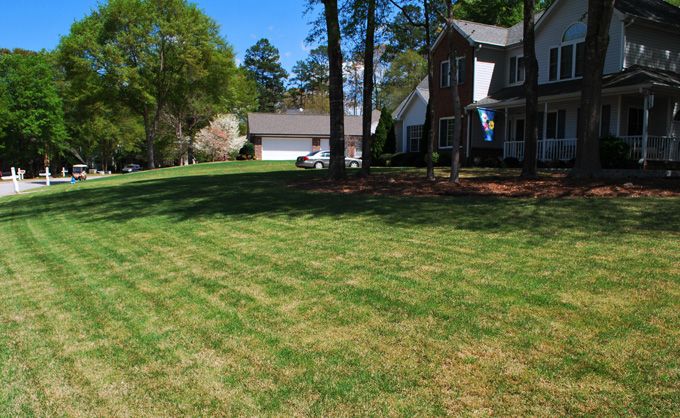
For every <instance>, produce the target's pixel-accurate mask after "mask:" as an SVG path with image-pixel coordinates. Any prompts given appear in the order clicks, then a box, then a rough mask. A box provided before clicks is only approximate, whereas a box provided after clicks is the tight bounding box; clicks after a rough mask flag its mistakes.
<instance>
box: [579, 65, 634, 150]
mask: <svg viewBox="0 0 680 418" xmlns="http://www.w3.org/2000/svg"><path fill="white" fill-rule="evenodd" d="M624 55H625V54H624ZM617 106H618V107H617V109H616V111H617V112H618V115H619V116H618V117H617V118H616V136H617V137H618V138H620V137H621V118H622V115H623V95H621V94H619V102H618V104H617ZM577 136H578V134H577Z"/></svg>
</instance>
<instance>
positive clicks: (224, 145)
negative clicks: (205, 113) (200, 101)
mask: <svg viewBox="0 0 680 418" xmlns="http://www.w3.org/2000/svg"><path fill="white" fill-rule="evenodd" d="M245 143H246V137H245V136H241V135H240V133H239V121H238V118H237V117H236V116H234V115H218V116H217V117H216V118H215V119H214V120H212V121H211V122H210V125H208V126H206V127H205V128H203V129H201V130H200V131H199V132H198V134H197V135H196V139H195V141H194V147H195V148H196V151H198V152H199V153H201V154H203V156H204V158H206V159H207V160H209V161H226V160H228V159H229V157H230V156H234V154H238V152H239V151H240V150H241V148H242V147H243V144H245Z"/></svg>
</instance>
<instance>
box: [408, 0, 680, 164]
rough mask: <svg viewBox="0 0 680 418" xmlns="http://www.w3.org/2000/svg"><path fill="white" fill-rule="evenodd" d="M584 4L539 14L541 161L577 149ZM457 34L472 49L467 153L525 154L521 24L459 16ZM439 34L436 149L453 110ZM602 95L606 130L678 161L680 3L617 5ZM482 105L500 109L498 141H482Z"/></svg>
mask: <svg viewBox="0 0 680 418" xmlns="http://www.w3.org/2000/svg"><path fill="white" fill-rule="evenodd" d="M587 9H588V5H587V0H557V1H555V2H554V3H553V5H552V6H551V7H550V8H548V9H547V10H546V11H545V12H544V13H541V14H538V15H537V16H536V18H537V23H536V54H537V58H538V63H539V115H538V116H539V117H538V122H539V139H540V141H539V146H538V157H539V159H541V160H570V159H573V158H574V156H575V153H576V136H577V131H578V124H579V114H580V109H579V107H580V94H581V88H582V86H581V84H582V82H581V81H582V75H583V71H584V68H583V63H584V59H583V57H584V47H585V36H586V30H587V26H586V25H587V18H588V15H587ZM451 30H454V31H455V32H456V35H457V38H465V39H466V41H467V44H468V45H469V48H467V47H466V48H463V47H461V48H460V49H459V50H460V51H461V52H462V53H461V57H464V58H463V60H464V63H465V65H464V66H463V67H464V68H465V70H464V74H463V78H462V79H461V81H459V82H461V87H462V88H461V99H462V101H463V105H464V106H465V108H466V117H465V120H464V121H463V127H464V136H463V138H464V141H463V143H464V145H463V146H464V149H463V155H465V156H467V157H476V156H483V155H497V156H499V157H500V156H502V157H505V158H518V159H522V158H523V151H524V128H525V127H524V121H525V115H524V104H525V98H524V87H523V83H524V60H523V44H522V37H523V30H522V24H518V25H516V26H513V27H511V28H501V27H496V26H488V25H481V24H477V23H473V22H466V21H456V22H455V25H454V27H453V28H451ZM443 39H444V35H442V36H440V38H439V39H438V41H437V43H436V44H435V46H434V50H433V55H434V56H435V57H437V58H438V66H437V67H438V71H437V72H438V74H437V76H438V80H439V83H438V85H437V86H435V89H434V91H432V92H429V93H430V94H431V95H432V103H433V105H434V106H435V115H436V118H437V138H438V145H439V146H440V149H446V145H448V144H450V142H449V141H450V139H449V138H450V137H451V135H450V133H448V132H447V131H448V129H446V128H448V126H449V124H450V122H447V121H450V120H451V117H452V116H453V112H452V106H451V103H452V99H451V94H450V88H448V87H447V85H448V84H447V82H446V81H447V80H446V79H447V76H446V72H447V68H448V67H447V66H448V64H447V63H448V61H447V60H446V59H445V57H446V51H447V49H448V45H447V43H446V42H443V41H442V40H443ZM459 78H460V77H459ZM466 83H467V84H466ZM602 97H603V106H602V117H601V126H600V131H601V134H602V136H605V135H615V136H618V137H620V138H623V139H624V140H625V141H626V142H627V143H628V144H629V145H630V147H631V152H632V157H634V158H640V157H641V156H642V148H643V143H646V144H647V148H646V153H647V158H648V159H649V160H665V161H668V160H673V161H679V160H680V145H679V143H680V140H678V137H680V8H678V7H675V6H672V5H670V4H668V3H666V2H665V1H663V0H617V1H616V3H615V12H614V16H613V17H612V22H611V27H610V43H609V48H608V50H607V55H606V57H605V67H604V71H603V91H602ZM478 108H483V109H488V110H491V111H494V112H495V138H494V141H493V142H485V141H484V139H483V138H484V134H483V131H482V128H481V124H480V123H479V119H478V117H477V109H478ZM412 119H413V118H412ZM407 129H408V128H405V130H407ZM445 129H446V131H445Z"/></svg>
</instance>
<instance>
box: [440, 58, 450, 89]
mask: <svg viewBox="0 0 680 418" xmlns="http://www.w3.org/2000/svg"><path fill="white" fill-rule="evenodd" d="M450 81H451V65H449V62H448V61H444V62H442V65H441V75H440V85H441V86H442V87H449V86H450V85H451V83H450Z"/></svg>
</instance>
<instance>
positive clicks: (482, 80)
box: [472, 47, 505, 101]
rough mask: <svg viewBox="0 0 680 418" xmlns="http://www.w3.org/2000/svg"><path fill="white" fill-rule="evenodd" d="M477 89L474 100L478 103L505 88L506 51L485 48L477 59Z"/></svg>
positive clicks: (475, 78) (480, 51) (478, 54)
mask: <svg viewBox="0 0 680 418" xmlns="http://www.w3.org/2000/svg"><path fill="white" fill-rule="evenodd" d="M475 58H476V59H475V69H474V72H475V76H474V80H475V87H474V92H473V98H472V100H474V101H478V100H481V99H483V98H485V97H487V96H488V95H489V94H491V93H493V92H495V91H497V90H500V89H502V88H503V87H504V84H503V79H504V77H505V66H504V65H503V63H504V62H505V51H503V50H500V49H491V48H488V47H483V48H482V49H480V50H478V51H477V53H476V57H475Z"/></svg>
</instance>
